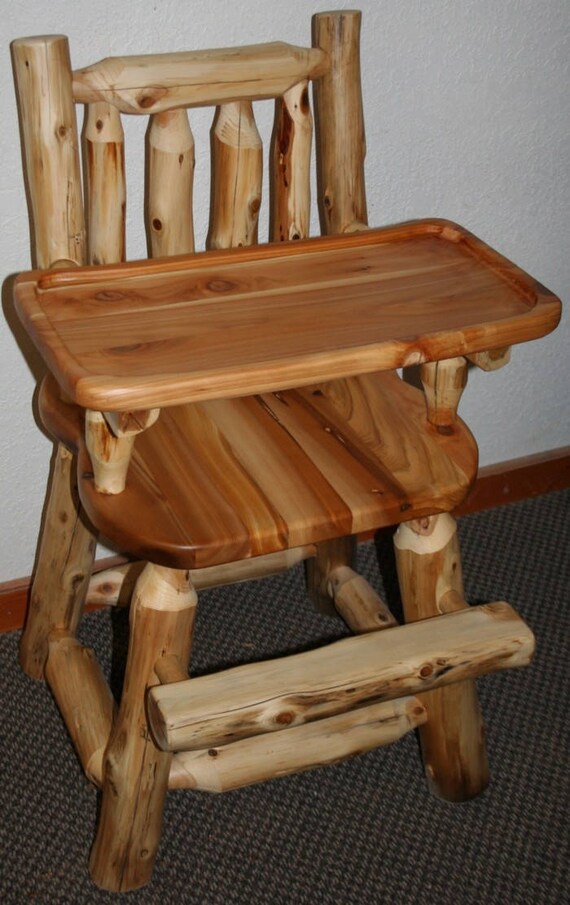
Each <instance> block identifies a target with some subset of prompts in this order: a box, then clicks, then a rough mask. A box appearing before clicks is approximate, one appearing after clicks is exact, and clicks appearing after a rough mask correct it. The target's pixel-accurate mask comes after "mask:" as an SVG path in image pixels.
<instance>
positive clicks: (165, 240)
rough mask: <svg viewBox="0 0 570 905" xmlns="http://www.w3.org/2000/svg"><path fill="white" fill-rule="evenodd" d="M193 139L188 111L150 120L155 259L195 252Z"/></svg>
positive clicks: (150, 211)
mask: <svg viewBox="0 0 570 905" xmlns="http://www.w3.org/2000/svg"><path fill="white" fill-rule="evenodd" d="M194 164H195V158H194V138H193V136H192V131H191V129H190V124H189V122H188V115H187V113H186V110H167V111H165V112H164V113H157V114H155V115H154V116H153V117H152V118H151V124H150V130H149V135H148V198H147V220H148V233H149V236H150V248H151V253H152V257H154V258H158V257H160V256H162V255H164V256H166V255H181V254H190V253H191V252H193V251H194V225H193V220H192V189H193V183H194Z"/></svg>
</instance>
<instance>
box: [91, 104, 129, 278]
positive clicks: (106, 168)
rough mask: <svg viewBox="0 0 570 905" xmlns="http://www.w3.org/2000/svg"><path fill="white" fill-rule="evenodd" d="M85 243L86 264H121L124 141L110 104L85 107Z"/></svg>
mask: <svg viewBox="0 0 570 905" xmlns="http://www.w3.org/2000/svg"><path fill="white" fill-rule="evenodd" d="M85 162H86V173H87V241H88V255H89V263H90V264H115V263H117V262H118V261H124V260H125V210H126V200H127V190H126V183H125V138H124V134H123V127H122V125H121V117H120V114H119V111H118V110H117V109H116V108H115V107H112V106H111V105H110V104H104V103H101V102H99V103H96V104H89V105H88V107H87V119H86V125H85Z"/></svg>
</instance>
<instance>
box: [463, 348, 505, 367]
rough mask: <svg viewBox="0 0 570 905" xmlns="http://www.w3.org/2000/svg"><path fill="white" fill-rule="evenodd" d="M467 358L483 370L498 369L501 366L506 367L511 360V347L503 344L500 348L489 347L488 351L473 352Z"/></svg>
mask: <svg viewBox="0 0 570 905" xmlns="http://www.w3.org/2000/svg"><path fill="white" fill-rule="evenodd" d="M465 358H466V359H467V361H470V362H471V364H472V365H475V366H476V367H477V368H480V369H481V370H482V371H498V370H499V368H504V367H505V365H508V363H509V362H510V360H511V347H510V346H503V347H502V348H500V349H489V350H488V351H487V352H471V353H470V354H469V355H466V356H465Z"/></svg>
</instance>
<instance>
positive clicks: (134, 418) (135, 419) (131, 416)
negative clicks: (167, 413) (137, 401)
mask: <svg viewBox="0 0 570 905" xmlns="http://www.w3.org/2000/svg"><path fill="white" fill-rule="evenodd" d="M103 415H104V416H105V421H106V422H107V424H108V426H109V427H110V428H111V430H112V432H113V434H114V435H115V437H136V435H137V434H140V433H141V431H144V430H147V428H149V427H152V425H153V424H154V423H155V422H156V421H157V419H158V416H159V415H160V409H143V410H142V411H135V412H103Z"/></svg>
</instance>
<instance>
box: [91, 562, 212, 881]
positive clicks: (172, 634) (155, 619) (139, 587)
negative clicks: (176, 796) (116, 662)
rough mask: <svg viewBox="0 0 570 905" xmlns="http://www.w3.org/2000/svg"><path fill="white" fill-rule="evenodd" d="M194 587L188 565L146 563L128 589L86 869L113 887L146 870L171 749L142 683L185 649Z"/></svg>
mask: <svg viewBox="0 0 570 905" xmlns="http://www.w3.org/2000/svg"><path fill="white" fill-rule="evenodd" d="M195 611H196V592H195V590H194V588H193V587H192V585H191V583H190V580H189V574H188V572H184V571H180V570H175V569H166V568H164V567H161V566H155V565H153V564H152V563H148V564H147V566H146V567H145V569H144V570H143V572H142V573H141V575H140V577H139V579H138V581H137V583H136V586H135V590H134V593H133V602H132V604H131V613H130V639H129V654H128V658H127V669H126V675H125V684H124V687H123V695H122V699H121V705H120V708H119V713H118V716H117V720H116V722H115V725H114V727H113V731H112V732H111V737H110V740H109V744H108V746H107V750H106V752H105V759H104V766H103V801H102V808H101V816H100V819H99V826H98V829H97V836H96V839H95V843H94V846H93V850H92V852H91V858H90V864H89V869H90V872H91V877H92V879H93V881H94V882H95V883H97V884H98V885H99V886H101V887H103V888H104V889H108V890H111V891H113V892H126V891H127V890H130V889H136V888H138V887H139V886H144V884H145V883H147V882H148V881H149V880H150V878H151V874H152V869H153V865H154V860H155V856H156V852H157V849H158V844H159V840H160V831H161V824H162V811H163V807H164V799H165V796H166V791H167V788H168V775H169V771H170V764H171V760H172V754H171V753H170V752H166V751H161V750H160V749H159V748H157V747H156V745H155V744H154V742H153V740H152V738H151V736H150V734H149V730H148V726H147V720H146V708H145V692H146V689H147V688H148V687H149V686H151V685H155V684H157V681H158V679H157V675H156V673H155V670H154V667H155V664H156V662H157V660H158V659H159V658H160V657H164V656H168V655H172V654H174V655H175V656H177V657H179V659H180V661H181V663H187V662H188V659H189V656H190V645H191V640H192V627H193V623H194V616H195Z"/></svg>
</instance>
